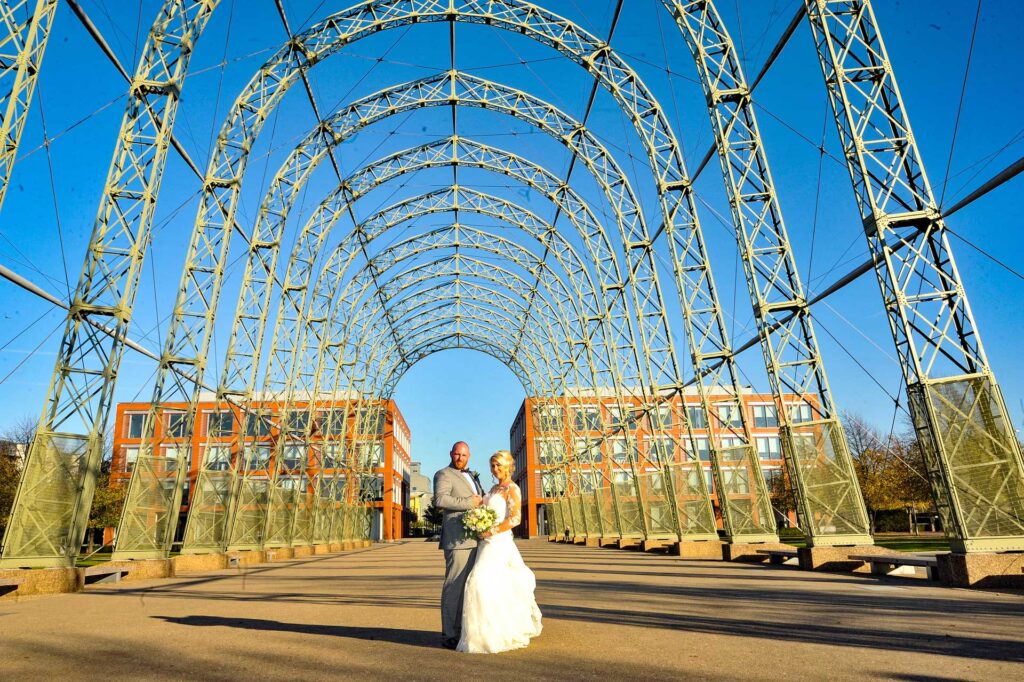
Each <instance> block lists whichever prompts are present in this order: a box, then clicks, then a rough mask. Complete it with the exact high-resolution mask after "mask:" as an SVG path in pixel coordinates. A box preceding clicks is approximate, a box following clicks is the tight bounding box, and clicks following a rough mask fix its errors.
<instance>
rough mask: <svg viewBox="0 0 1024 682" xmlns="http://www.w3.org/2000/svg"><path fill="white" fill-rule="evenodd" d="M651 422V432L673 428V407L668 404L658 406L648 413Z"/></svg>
mask: <svg viewBox="0 0 1024 682" xmlns="http://www.w3.org/2000/svg"><path fill="white" fill-rule="evenodd" d="M648 414H649V415H650V420H651V430H653V431H664V430H666V429H671V428H672V406H671V405H667V404H662V405H658V406H657V407H656V408H654V409H653V410H651V411H650V412H648Z"/></svg>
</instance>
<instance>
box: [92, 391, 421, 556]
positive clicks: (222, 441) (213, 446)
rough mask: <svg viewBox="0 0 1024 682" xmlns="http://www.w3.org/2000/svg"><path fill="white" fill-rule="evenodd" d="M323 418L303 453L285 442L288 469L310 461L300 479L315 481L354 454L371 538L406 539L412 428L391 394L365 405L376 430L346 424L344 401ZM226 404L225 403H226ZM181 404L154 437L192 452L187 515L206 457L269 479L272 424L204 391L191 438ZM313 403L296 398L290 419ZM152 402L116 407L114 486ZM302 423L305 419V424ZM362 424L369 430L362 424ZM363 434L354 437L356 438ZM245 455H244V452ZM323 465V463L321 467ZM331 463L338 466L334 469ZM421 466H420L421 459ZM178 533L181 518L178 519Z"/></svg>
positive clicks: (131, 459) (355, 485)
mask: <svg viewBox="0 0 1024 682" xmlns="http://www.w3.org/2000/svg"><path fill="white" fill-rule="evenodd" d="M318 404H319V405H320V406H321V407H320V412H319V416H318V418H317V420H316V422H315V431H316V433H317V434H318V436H317V437H316V438H315V439H314V442H313V444H312V446H311V447H310V448H309V450H308V451H307V452H301V446H299V445H286V446H284V452H283V457H284V458H285V460H286V461H288V460H290V461H291V463H290V464H289V469H291V470H294V469H295V468H296V462H303V461H304V462H305V464H306V466H305V467H302V471H303V473H304V476H303V479H304V480H305V481H307V482H309V483H307V484H308V485H310V486H312V485H313V483H312V482H314V481H316V480H317V479H318V477H319V476H320V474H321V473H323V474H324V475H325V476H333V475H335V473H337V474H338V475H339V476H344V470H345V469H347V468H349V467H351V465H352V463H353V462H354V461H355V460H353V459H352V458H353V457H357V458H358V461H359V464H360V468H361V469H362V470H363V471H365V474H364V475H363V476H362V477H361V480H359V481H358V482H356V481H350V482H349V486H348V491H349V493H348V494H349V496H350V497H351V498H353V499H354V498H355V497H357V496H359V497H362V498H364V499H369V500H370V505H371V507H373V509H374V510H375V514H374V516H373V518H372V527H371V539H375V540H396V539H399V538H403V537H407V536H408V534H409V524H410V523H411V521H412V520H413V519H414V518H415V517H414V515H413V513H412V510H411V509H410V506H409V503H410V489H409V486H410V482H411V468H410V459H409V451H410V447H411V434H410V432H409V427H408V426H407V425H406V423H405V419H404V418H403V417H402V413H401V411H399V409H398V405H396V404H395V402H394V401H393V400H389V401H387V403H386V404H381V405H379V406H371V407H369V408H367V407H364V408H363V409H377V410H379V418H376V419H373V420H369V421H370V423H371V424H373V426H372V428H373V431H374V432H373V433H365V432H364V433H361V434H356V433H355V427H354V423H355V418H354V416H353V415H351V414H350V415H349V421H348V423H347V424H346V423H342V419H341V418H340V417H339V415H344V414H345V412H344V410H343V409H341V408H344V407H345V405H346V400H344V399H338V400H333V401H318ZM222 405H223V404H222ZM186 407H187V405H186V404H184V403H168V404H166V405H164V406H163V411H162V413H161V420H160V423H159V424H157V427H156V429H157V433H156V435H157V437H159V438H161V441H160V448H161V449H162V451H163V452H162V454H163V456H164V457H167V458H169V459H178V458H179V453H180V452H181V451H182V450H184V449H185V447H184V446H186V445H191V448H190V450H189V463H188V476H187V478H186V481H185V490H184V493H183V495H182V507H181V512H182V514H184V513H186V512H187V510H188V506H189V503H190V501H191V499H192V491H193V490H194V487H195V483H196V479H197V476H198V474H199V470H200V467H201V465H202V463H203V462H204V461H205V462H206V466H207V467H220V468H221V469H222V470H224V471H228V470H231V468H232V467H240V468H241V467H244V471H246V474H247V475H251V476H257V477H270V476H271V475H272V474H273V472H274V464H273V462H272V461H271V459H272V457H273V452H274V444H275V442H276V440H277V437H278V433H277V429H276V428H272V427H271V424H270V422H268V421H266V419H261V418H258V417H255V416H253V415H250V416H249V417H247V418H245V419H243V418H242V414H241V410H239V409H238V408H236V407H230V408H224V407H223V406H222V407H221V408H218V406H217V403H216V402H215V401H214V398H213V396H212V395H210V396H204V397H202V398H201V402H200V403H199V407H198V411H197V413H196V423H195V426H194V428H193V433H192V434H191V437H189V436H188V435H186V434H185V433H184V423H183V414H184V410H185V408H186ZM251 407H252V409H253V410H254V412H255V411H258V413H259V414H260V415H263V416H264V417H272V418H275V419H277V418H280V417H281V415H280V414H279V412H280V410H281V409H282V408H283V402H282V401H277V400H274V401H270V400H267V401H254V402H253V403H252V405H251ZM308 408H309V404H308V402H301V401H296V402H294V403H292V405H291V410H290V414H291V415H293V416H289V417H288V418H292V419H298V420H306V419H308V417H307V416H306V415H308ZM148 410H149V403H121V404H119V405H118V406H117V413H116V419H115V423H114V452H113V458H112V461H111V474H110V478H111V484H112V485H119V484H124V483H127V482H128V480H129V479H130V478H131V473H132V469H133V468H134V466H135V462H136V461H137V459H138V456H139V448H140V446H141V444H142V431H143V424H144V420H145V418H146V413H147V411H148ZM302 423H303V424H304V423H305V421H303V422H302ZM364 430H365V429H364ZM355 438H358V440H355V441H354V442H353V439H355ZM243 455H244V459H243V460H240V459H239V458H240V457H241V456H243ZM321 464H322V465H323V468H321ZM334 467H337V469H335V468H334ZM417 467H418V465H417ZM178 529H179V533H180V532H181V531H182V530H183V529H184V523H179V524H178Z"/></svg>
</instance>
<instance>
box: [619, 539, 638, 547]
mask: <svg viewBox="0 0 1024 682" xmlns="http://www.w3.org/2000/svg"><path fill="white" fill-rule="evenodd" d="M641 542H642V540H640V538H619V539H618V540H617V541H616V543H615V546H616V547H618V548H619V549H631V548H633V547H639V546H640V543H641Z"/></svg>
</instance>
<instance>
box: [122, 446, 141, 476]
mask: <svg viewBox="0 0 1024 682" xmlns="http://www.w3.org/2000/svg"><path fill="white" fill-rule="evenodd" d="M121 452H122V453H123V454H124V470H125V471H127V472H131V470H132V469H134V468H135V463H136V462H138V461H139V447H138V446H137V445H134V446H131V447H124V448H121Z"/></svg>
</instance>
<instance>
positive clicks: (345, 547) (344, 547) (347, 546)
mask: <svg viewBox="0 0 1024 682" xmlns="http://www.w3.org/2000/svg"><path fill="white" fill-rule="evenodd" d="M355 548H356V543H354V542H352V541H351V540H345V542H343V543H341V551H343V552H349V551H352V550H353V549H355Z"/></svg>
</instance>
